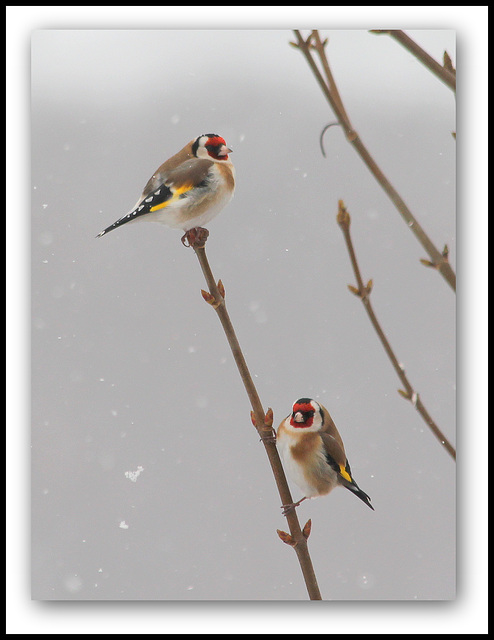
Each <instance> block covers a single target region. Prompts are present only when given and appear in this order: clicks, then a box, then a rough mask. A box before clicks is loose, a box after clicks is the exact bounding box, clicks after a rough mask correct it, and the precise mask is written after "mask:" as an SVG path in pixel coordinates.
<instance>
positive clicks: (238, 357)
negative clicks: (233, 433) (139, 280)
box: [191, 236, 322, 600]
mask: <svg viewBox="0 0 494 640" xmlns="http://www.w3.org/2000/svg"><path fill="white" fill-rule="evenodd" d="M206 239H207V236H206V238H204V237H202V239H201V241H199V242H197V243H193V244H191V246H192V248H193V249H194V251H195V253H196V255H197V258H198V260H199V264H200V265H201V269H202V272H203V274H204V277H205V279H206V282H207V285H208V288H209V293H208V292H207V291H203V292H202V295H203V298H204V299H205V300H206V302H208V303H209V304H210V305H211V306H212V307H213V308H214V309H215V311H216V313H217V315H218V318H219V320H220V322H221V326H222V327H223V330H224V332H225V335H226V338H227V340H228V344H229V345H230V349H231V351H232V354H233V357H234V360H235V363H236V365H237V368H238V371H239V373H240V377H241V378H242V382H243V384H244V387H245V390H246V392H247V395H248V397H249V400H250V404H251V407H252V414H251V416H252V422H253V424H254V426H255V427H256V429H257V431H258V433H259V436H260V438H261V440H262V442H263V444H264V447H265V449H266V453H267V456H268V459H269V463H270V465H271V470H272V472H273V475H274V478H275V481H276V486H277V488H278V492H279V495H280V498H281V502H282V504H283V505H286V504H292V503H293V499H292V496H291V493H290V489H289V487H288V483H287V480H286V477H285V472H284V471H283V467H282V464H281V460H280V456H279V454H278V450H277V448H276V441H275V438H274V437H273V433H274V432H273V428H272V411H271V410H268V411H267V413H264V409H263V406H262V403H261V400H260V398H259V394H258V393H257V389H256V387H255V385H254V382H253V380H252V376H251V375H250V372H249V369H248V367H247V363H246V361H245V358H244V355H243V353H242V349H241V348H240V344H239V342H238V339H237V336H236V334H235V330H234V328H233V324H232V322H231V320H230V316H229V314H228V311H227V309H226V304H225V290H224V287H223V284H222V282H221V280H219V281H218V283H216V280H215V278H214V276H213V273H212V271H211V267H210V266H209V261H208V259H207V256H206V248H205V243H206ZM286 519H287V523H288V526H289V528H290V534H288V533H285V532H283V531H278V535H279V537H280V538H281V539H282V540H283V542H286V543H287V544H289V545H290V546H292V547H293V548H294V550H295V553H296V554H297V558H298V561H299V564H300V568H301V570H302V574H303V576H304V580H305V584H306V587H307V592H308V594H309V598H310V599H311V600H321V599H322V598H321V593H320V591H319V586H318V584H317V579H316V575H315V572H314V567H313V565H312V560H311V557H310V555H309V549H308V545H307V539H308V537H309V532H310V523H307V524H306V525H305V526H304V529H303V530H302V529H301V528H300V524H299V521H298V517H297V514H296V510H295V509H292V510H291V511H290V512H289V513H288V514H287V515H286Z"/></svg>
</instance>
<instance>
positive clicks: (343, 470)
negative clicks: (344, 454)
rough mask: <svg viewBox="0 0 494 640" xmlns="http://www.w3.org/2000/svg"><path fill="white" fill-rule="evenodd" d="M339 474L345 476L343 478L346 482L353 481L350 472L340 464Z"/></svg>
mask: <svg viewBox="0 0 494 640" xmlns="http://www.w3.org/2000/svg"><path fill="white" fill-rule="evenodd" d="M340 475H342V476H343V477H344V478H345V480H348V482H353V481H352V478H351V476H350V474H349V473H348V472H347V470H346V469H345V467H344V466H343V465H342V464H340Z"/></svg>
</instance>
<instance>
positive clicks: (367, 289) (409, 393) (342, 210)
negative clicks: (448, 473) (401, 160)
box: [336, 200, 456, 460]
mask: <svg viewBox="0 0 494 640" xmlns="http://www.w3.org/2000/svg"><path fill="white" fill-rule="evenodd" d="M336 219H337V222H338V224H339V226H340V228H341V230H342V231H343V235H344V237H345V242H346V246H347V249H348V253H349V255H350V261H351V263H352V267H353V272H354V274H355V278H356V280H357V287H354V286H352V285H348V288H349V289H350V291H351V292H352V293H354V294H355V295H356V296H358V297H359V298H360V299H361V300H362V303H363V305H364V308H365V310H366V311H367V315H368V316H369V319H370V321H371V323H372V326H373V327H374V329H375V331H376V333H377V335H378V337H379V339H380V341H381V344H382V345H383V347H384V350H385V351H386V354H387V356H388V358H389V359H390V361H391V364H392V365H393V368H394V370H395V371H396V373H397V375H398V377H399V378H400V380H401V383H402V384H403V386H404V388H405V390H403V389H399V390H398V391H399V393H400V394H401V395H402V396H403V397H404V398H406V399H407V400H409V401H410V402H411V403H412V405H413V406H414V407H415V409H416V410H417V411H418V412H419V414H420V415H421V416H422V418H423V420H424V421H425V423H426V424H427V425H428V427H429V428H430V430H431V431H432V433H433V434H434V435H435V436H436V438H437V439H438V440H439V442H440V443H441V445H442V446H443V447H444V449H445V450H446V451H447V452H448V453H449V455H450V456H451V457H452V458H453V460H456V451H455V449H454V448H453V446H452V445H451V443H450V442H449V441H448V440H447V438H446V437H445V436H444V434H443V433H442V431H441V430H440V429H439V427H438V426H437V425H436V423H435V422H434V420H433V419H432V418H431V416H430V415H429V413H428V411H427V410H426V408H425V406H424V404H423V402H422V400H421V399H420V396H419V394H418V393H417V392H416V391H415V390H414V388H413V387H412V385H411V384H410V382H409V380H408V378H407V376H406V374H405V371H404V369H403V366H402V365H400V363H399V362H398V359H397V357H396V356H395V354H394V352H393V349H392V348H391V345H390V344H389V341H388V339H387V338H386V336H385V334H384V331H383V330H382V328H381V325H380V324H379V321H378V320H377V317H376V314H375V313H374V310H373V308H372V305H371V301H370V293H371V290H372V280H369V282H368V283H367V284H366V285H364V282H363V280H362V276H361V274H360V269H359V266H358V263H357V258H356V256H355V250H354V247H353V243H352V239H351V236H350V221H351V220H350V214H349V213H348V211H347V210H346V207H345V205H344V204H343V201H342V200H340V201H339V204H338V215H337V218H336Z"/></svg>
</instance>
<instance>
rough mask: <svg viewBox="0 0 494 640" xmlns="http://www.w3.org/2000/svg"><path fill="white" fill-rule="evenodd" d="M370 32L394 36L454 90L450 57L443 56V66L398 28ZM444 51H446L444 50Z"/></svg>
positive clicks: (454, 78) (454, 80)
mask: <svg viewBox="0 0 494 640" xmlns="http://www.w3.org/2000/svg"><path fill="white" fill-rule="evenodd" d="M371 33H377V34H378V35H379V34H381V33H384V34H387V35H389V36H391V37H392V38H394V39H395V40H396V41H397V42H399V43H400V44H401V45H402V46H403V47H405V49H407V50H408V51H410V53H411V54H412V55H414V56H415V57H416V58H417V60H419V61H420V62H422V64H424V65H425V66H426V67H427V68H428V69H429V71H432V73H433V74H434V75H435V76H437V77H438V78H439V79H440V80H441V81H442V82H444V84H445V85H446V86H448V87H449V88H450V89H452V90H453V91H455V92H456V73H455V71H454V69H453V66H452V65H451V59H450V58H449V56H448V57H447V58H446V57H445V62H446V60H447V59H449V64H448V65H447V66H443V65H441V64H439V62H437V61H436V60H434V58H433V57H432V56H431V55H429V54H428V53H427V51H424V49H422V47H421V46H419V45H418V44H417V43H416V42H415V40H412V38H410V36H408V35H407V34H406V33H405V32H404V31H401V30H400V29H372V30H371ZM445 53H446V52H445Z"/></svg>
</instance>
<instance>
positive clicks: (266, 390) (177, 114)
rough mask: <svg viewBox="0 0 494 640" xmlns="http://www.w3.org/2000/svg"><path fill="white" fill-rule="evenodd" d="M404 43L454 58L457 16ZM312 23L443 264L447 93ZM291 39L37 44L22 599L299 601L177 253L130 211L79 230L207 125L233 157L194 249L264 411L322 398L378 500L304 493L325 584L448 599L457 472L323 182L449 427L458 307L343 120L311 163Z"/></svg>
mask: <svg viewBox="0 0 494 640" xmlns="http://www.w3.org/2000/svg"><path fill="white" fill-rule="evenodd" d="M408 34H409V35H410V36H411V37H412V38H413V39H415V40H416V41H417V42H418V43H419V44H420V45H421V46H423V47H424V48H425V49H426V50H427V51H428V52H429V53H430V54H431V55H432V56H433V57H434V58H436V59H438V60H440V59H441V58H442V53H443V51H444V50H445V49H446V50H447V51H448V53H449V54H450V56H451V57H452V59H453V63H455V33H454V31H452V30H428V31H425V30H415V31H414V30H410V31H408ZM322 35H323V36H324V37H329V45H328V47H327V52H328V57H329V60H330V64H331V66H332V69H333V72H334V76H335V79H336V82H337V84H338V86H339V88H340V92H341V95H342V99H343V101H344V104H345V106H346V108H347V111H348V113H349V116H350V118H351V120H352V123H353V125H354V127H355V129H356V130H357V131H358V132H359V134H360V136H361V138H362V139H363V141H364V143H365V144H366V145H367V146H368V148H369V149H370V151H371V153H372V154H373V155H374V157H375V159H376V161H377V162H378V164H379V165H380V166H381V168H382V169H383V170H384V172H385V174H386V175H387V176H388V178H389V179H390V181H391V183H392V184H393V185H394V186H395V187H396V188H397V189H398V191H399V192H400V193H401V195H402V197H403V198H404V200H405V201H406V202H407V204H408V206H409V207H410V208H411V210H412V211H413V212H414V214H415V216H416V217H417V218H418V220H419V221H420V223H421V224H422V225H423V227H424V228H425V230H426V231H427V233H428V234H429V236H430V238H431V239H432V241H433V242H434V243H435V244H436V246H437V247H438V248H440V249H442V247H443V245H444V244H447V245H448V246H449V248H450V260H451V262H452V265H453V268H456V264H455V262H456V251H455V240H456V238H455V141H454V139H453V137H452V135H451V132H452V131H455V129H456V125H455V98H454V94H453V92H452V91H451V90H449V89H448V88H447V87H446V86H445V85H443V84H442V83H441V82H440V81H439V80H438V79H437V78H435V77H434V76H433V75H432V74H431V73H430V72H429V71H428V70H427V69H425V68H424V67H423V66H422V65H421V64H420V63H418V62H417V60H416V59H415V58H413V57H412V56H411V55H410V54H409V53H408V52H407V51H405V50H404V49H403V48H402V47H401V46H400V45H398V44H397V43H396V42H395V41H394V40H392V39H391V38H389V37H387V36H376V35H371V34H369V33H368V32H367V31H365V30H337V31H322ZM292 39H293V34H292V33H291V32H290V31H288V30H277V31H275V30H263V31H260V30H224V31H208V30H204V31H198V30H187V31H182V30H173V31H165V30H155V31H140V30H137V31H126V30H123V31H112V30H102V31H92V30H89V31H78V30H60V31H54V30H39V31H36V32H34V33H33V35H32V236H31V239H32V597H33V598H35V599H44V600H46V599H47V600H136V599H143V600H304V599H306V598H307V594H306V590H305V586H304V583H303V579H302V576H301V572H300V569H299V566H298V562H297V560H296V556H295V554H294V553H293V551H292V550H291V549H290V548H289V547H288V546H286V545H283V544H282V543H281V542H280V541H279V539H278V537H277V535H276V529H277V528H281V529H283V528H285V529H286V523H285V520H284V519H283V517H282V516H281V514H280V509H279V504H280V501H279V497H278V495H277V492H276V488H275V484H274V480H273V478H272V475H271V472H270V469H269V465H268V462H267V457H266V454H265V452H264V450H263V447H262V445H261V444H260V443H259V442H258V437H257V434H256V432H255V431H254V429H253V427H252V426H251V424H250V419H249V411H250V406H249V404H248V400H247V397H246V395H245V392H244V390H243V387H242V384H241V381H240V378H239V376H238V374H237V371H236V369H235V366H234V363H233V359H232V356H231V354H230V351H229V348H228V345H227V342H226V339H225V337H224V335H223V333H222V330H221V327H220V324H219V322H218V319H217V317H216V315H215V314H214V313H213V312H212V310H211V309H210V308H209V307H208V305H206V304H205V303H204V302H203V300H202V298H201V296H200V289H201V288H205V283H204V280H203V277H202V274H201V271H200V268H199V265H198V263H197V259H196V257H195V255H194V253H193V251H192V250H190V249H185V248H184V247H183V246H182V245H181V243H180V235H181V233H180V232H177V231H173V230H170V229H167V228H166V227H163V226H161V225H153V224H145V223H142V224H139V225H138V224H135V225H127V226H124V227H122V228H120V229H118V230H116V231H114V232H112V233H111V234H110V235H108V236H105V237H104V238H101V239H95V235H96V234H97V233H98V232H99V231H100V230H101V229H102V228H104V227H106V226H108V225H109V224H110V223H111V222H113V221H114V220H116V219H117V218H119V217H120V216H121V215H123V214H124V213H126V212H127V211H128V210H129V208H130V207H131V206H132V204H133V203H134V202H135V200H136V199H137V197H138V196H139V194H140V192H141V190H142V187H143V186H144V184H145V183H146V181H147V179H148V178H149V176H150V175H151V174H152V173H153V171H154V170H155V169H156V168H157V167H158V166H159V165H160V164H161V163H162V162H163V161H164V160H165V159H166V158H168V157H169V156H170V155H172V154H174V153H175V152H176V151H178V150H179V149H180V148H181V147H182V146H183V145H184V144H185V143H186V142H187V141H188V140H190V139H191V138H194V137H196V136H197V135H200V134H202V133H205V132H216V133H219V134H220V135H222V136H223V137H225V139H226V140H227V142H228V144H230V145H231V146H232V147H233V149H234V153H233V154H232V160H233V162H234V164H235V167H236V171H237V189H236V193H235V198H234V200H233V201H232V203H231V204H230V205H229V206H228V208H227V209H225V210H224V212H223V213H222V214H221V215H220V216H219V217H218V218H216V219H215V220H214V221H213V222H212V223H210V225H209V229H210V232H211V235H210V239H209V241H208V243H207V251H208V256H209V259H210V263H211V266H212V269H213V272H214V274H215V276H216V278H221V279H222V280H223V282H224V284H225V287H226V296H227V298H226V299H227V306H228V310H229V313H230V316H231V318H232V321H233V323H234V325H235V328H236V331H237V335H238V338H239V340H240V343H241V346H242V348H243V350H244V353H245V356H246V359H247V362H248V365H249V367H250V369H251V372H252V374H253V376H254V378H255V382H256V384H257V386H258V391H259V394H260V396H261V400H262V402H263V404H264V406H265V407H266V408H267V407H268V406H270V407H272V408H273V410H274V413H275V423H276V424H278V423H279V422H280V421H281V420H282V419H283V418H284V417H285V416H286V414H287V413H288V412H289V411H290V408H291V404H292V403H293V401H294V400H295V399H297V398H298V397H301V396H310V397H314V398H316V399H318V400H319V401H321V402H322V403H324V404H325V405H326V406H327V407H328V408H329V409H330V411H331V413H332V415H333V418H334V420H335V422H336V424H337V426H338V428H339V430H340V432H341V434H342V437H343V439H344V441H345V445H346V449H347V455H348V458H349V460H350V464H351V465H352V470H353V473H354V476H355V478H356V480H357V482H358V483H359V485H360V486H361V487H362V489H364V491H366V492H367V493H368V494H369V495H370V496H371V497H372V501H373V505H374V507H375V512H372V511H371V510H370V509H367V508H365V505H363V504H362V503H361V502H360V501H359V500H356V499H355V498H354V497H353V496H352V495H351V494H350V493H349V492H347V491H344V490H338V491H335V492H333V493H332V494H331V495H330V496H328V497H325V498H321V499H318V500H313V501H310V502H308V501H306V502H304V503H303V504H302V505H301V507H300V508H299V510H298V514H299V518H300V520H301V523H302V524H303V523H304V522H305V521H306V520H307V519H308V518H311V519H312V524H313V531H312V535H311V538H310V541H309V548H310V553H311V556H312V560H313V563H314V567H315V571H316V574H317V577H318V581H319V586H320V589H321V592H322V595H323V598H324V599H334V600H430V599H433V600H447V599H451V598H454V596H455V522H456V520H455V465H454V462H453V461H452V459H451V458H450V457H449V456H448V455H447V453H446V452H445V451H443V450H442V449H441V447H440V445H439V444H438V443H437V441H436V440H435V438H434V437H433V435H432V434H431V432H430V431H429V429H428V428H427V427H426V426H425V424H424V423H423V421H422V420H421V418H420V417H419V416H418V414H417V413H416V412H415V411H414V410H413V408H412V407H411V405H410V404H409V403H407V402H406V401H404V400H403V399H402V398H401V397H400V396H399V394H398V393H397V391H396V390H397V388H399V386H400V384H399V381H398V379H397V378H396V375H395V373H394V372H393V370H392V369H391V366H390V363H389V361H388V360H387V358H386V356H385V354H384V351H383V349H382V347H381V345H380V343H379V342H378V339H377V336H376V334H375V333H374V331H373V330H372V328H371V326H370V324H369V321H368V319H367V316H366V314H365V311H364V309H363V307H362V305H361V303H360V302H359V300H358V299H357V298H355V297H354V296H352V294H351V293H349V291H348V289H347V284H348V283H354V278H353V274H352V271H351V266H350V262H349V258H348V255H347V252H346V248H345V245H344V242H343V237H342V234H341V231H340V230H339V228H338V226H337V224H336V221H335V216H336V213H337V202H338V199H340V198H342V199H343V200H344V202H345V203H346V205H347V207H348V210H349V212H350V214H351V215H352V236H353V240H354V243H355V248H356V251H357V256H358V260H359V264H360V267H361V269H362V273H363V277H364V280H366V279H369V278H372V279H373V281H374V289H373V292H372V303H373V305H374V309H375V311H376V313H377V315H378V318H379V319H380V321H381V323H382V326H383V328H384V330H385V332H386V334H387V336H388V338H389V340H390V342H391V344H392V346H393V347H394V349H395V352H396V354H397V356H398V358H399V360H400V362H402V363H403V364H404V367H405V369H406V371H407V374H408V375H409V378H410V380H411V382H412V384H413V385H414V386H415V388H416V390H417V391H418V392H419V393H420V395H421V398H422V400H423V402H424V404H425V406H426V407H427V409H428V410H429V412H430V413H431V415H432V417H433V418H434V420H435V421H436V422H437V424H438V425H439V426H440V428H441V429H442V430H443V431H444V433H445V435H446V436H447V437H448V438H449V439H450V440H451V441H452V442H453V444H454V442H455V321H454V318H455V296H454V293H453V292H452V290H451V289H450V288H449V286H448V285H447V284H446V283H445V281H444V280H443V279H442V278H441V277H440V276H439V275H438V274H437V273H436V272H435V271H433V270H430V269H426V268H424V267H423V266H422V265H421V264H420V263H419V259H420V258H422V257H427V256H426V254H425V252H424V250H423V249H422V248H421V246H420V245H419V244H418V242H417V241H416V240H415V238H414V236H413V235H412V233H411V232H410V231H409V229H408V228H407V226H406V224H405V223H404V222H403V221H402V219H401V218H400V216H399V215H398V213H397V212H396V210H395V209H394V208H393V206H392V204H391V202H390V201H389V200H388V198H387V197H386V196H385V194H384V193H383V192H382V190H381V189H380V187H379V185H378V184H377V183H376V182H375V180H374V178H373V177H372V176H371V175H370V173H369V172H368V170H367V169H366V168H365V166H364V165H363V164H362V162H361V161H360V159H359V158H358V156H357V155H356V153H355V152H354V150H353V149H352V147H351V146H350V145H349V144H348V143H347V142H346V140H345V138H344V136H343V134H342V132H341V131H340V130H339V129H338V128H333V129H331V130H330V131H328V132H327V133H326V136H325V148H326V153H327V158H326V159H324V158H323V157H322V155H321V152H320V149H319V142H318V138H319V134H320V131H321V129H322V127H323V126H324V125H325V124H327V123H328V122H330V121H332V120H334V116H333V115H332V113H331V112H330V110H329V107H328V105H327V103H326V101H325V99H324V98H323V95H322V93H321V91H320V89H319V87H318V86H317V84H316V81H315V79H314V77H313V76H312V74H311V72H310V70H309V68H308V66H307V63H306V62H305V60H304V58H303V56H302V55H301V54H300V53H299V52H298V51H296V50H295V49H293V48H292V47H290V46H289V45H288V42H289V41H290V40H292ZM136 472H137V473H136ZM134 474H135V475H134ZM292 493H293V496H294V498H297V499H298V498H299V497H301V496H300V495H299V494H300V492H299V490H298V489H297V487H295V486H292Z"/></svg>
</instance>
